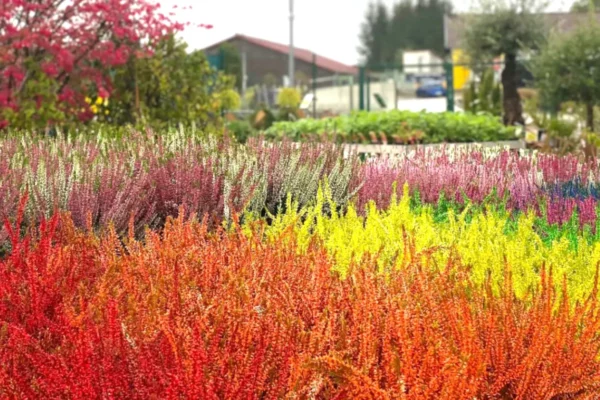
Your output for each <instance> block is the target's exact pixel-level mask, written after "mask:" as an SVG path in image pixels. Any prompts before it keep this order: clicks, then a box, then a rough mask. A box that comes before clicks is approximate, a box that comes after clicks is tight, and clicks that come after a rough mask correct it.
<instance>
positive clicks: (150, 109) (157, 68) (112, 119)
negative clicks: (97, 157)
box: [99, 37, 231, 128]
mask: <svg viewBox="0 0 600 400" xmlns="http://www.w3.org/2000/svg"><path fill="white" fill-rule="evenodd" d="M229 88H231V80H230V79H229V78H227V77H226V76H224V75H222V74H221V73H216V72H215V71H214V70H213V69H212V68H211V67H210V65H209V63H208V60H207V58H206V56H205V55H204V53H203V52H201V51H194V52H191V53H189V54H188V53H187V45H186V44H185V43H183V42H180V41H177V40H176V39H175V38H174V37H169V38H167V39H165V40H163V41H162V42H161V43H160V44H159V45H158V47H157V49H156V50H155V52H154V54H153V55H152V56H151V57H147V58H143V59H138V60H136V59H134V58H132V59H131V60H130V62H129V63H128V64H127V65H125V66H123V67H121V68H119V69H117V70H116V71H115V74H114V91H113V93H112V95H111V101H110V105H109V114H108V115H101V116H99V118H100V120H101V121H103V122H108V123H111V124H116V125H124V124H133V125H139V124H146V125H148V124H149V125H151V126H153V127H162V126H166V125H167V124H179V123H182V124H190V123H196V124H198V126H199V127H202V128H210V127H214V126H219V125H220V121H221V116H220V106H219V102H218V99H219V93H220V92H222V91H223V90H225V89H229Z"/></svg>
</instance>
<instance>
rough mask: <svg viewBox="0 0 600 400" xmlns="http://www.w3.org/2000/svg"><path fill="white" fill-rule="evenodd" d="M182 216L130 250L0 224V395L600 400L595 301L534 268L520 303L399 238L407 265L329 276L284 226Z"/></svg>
mask: <svg viewBox="0 0 600 400" xmlns="http://www.w3.org/2000/svg"><path fill="white" fill-rule="evenodd" d="M184 214H185V213H183V212H182V213H180V214H179V215H180V217H179V218H178V219H177V220H170V221H167V223H166V225H165V229H164V231H163V232H162V234H158V233H155V232H148V234H147V236H146V239H145V241H144V242H139V241H136V240H135V238H134V237H133V235H130V236H129V237H128V238H127V239H126V240H125V242H126V243H125V244H123V243H122V242H121V241H120V240H119V238H118V237H117V235H116V233H115V231H114V230H112V231H107V232H104V233H103V234H102V235H100V236H98V235H97V234H95V233H93V232H81V231H79V230H77V229H76V228H75V227H74V226H73V224H72V223H71V222H69V218H68V216H65V217H63V218H62V219H61V220H60V221H59V219H58V217H54V218H52V219H50V220H49V221H47V222H46V221H43V222H42V223H41V224H40V226H39V230H38V232H37V234H36V238H29V237H28V238H25V239H21V238H20V236H19V235H18V234H17V233H15V232H14V230H13V227H11V226H8V227H7V228H8V230H9V232H11V240H12V242H13V249H14V251H13V252H12V253H11V255H10V256H9V257H8V258H7V259H6V260H4V261H2V262H0V397H3V398H4V397H6V398H25V397H26V398H73V399H83V398H86V399H88V398H104V397H107V396H111V397H115V398H133V399H136V398H140V399H142V398H173V399H174V398H203V399H223V398H228V399H229V398H232V399H233V398H249V399H265V398H267V399H270V398H272V399H278V398H377V399H380V398H383V399H385V398H390V399H391V398H403V399H423V398H441V399H461V398H480V399H491V398H522V399H559V398H594V397H597V396H600V384H599V382H600V358H599V355H600V337H599V336H598V334H597V333H598V330H599V329H600V308H599V305H598V302H597V296H596V291H595V290H594V291H593V293H591V294H590V295H589V296H588V297H587V298H586V299H585V300H584V301H583V302H580V303H577V304H575V303H572V302H571V301H570V300H569V297H568V296H567V295H566V289H564V288H563V289H562V290H560V291H559V292H557V291H556V289H555V285H553V284H552V282H553V281H554V278H553V276H552V272H551V271H548V270H546V269H544V268H542V270H541V272H540V273H539V274H538V276H539V280H540V282H541V284H540V287H539V289H534V288H531V289H530V290H529V291H528V293H527V294H526V296H525V297H524V298H522V299H517V298H515V297H514V295H513V292H512V284H511V279H512V277H511V273H510V272H509V271H510V268H506V269H505V278H506V279H505V287H503V288H502V289H501V290H500V292H499V293H493V290H492V288H491V286H490V284H489V282H488V283H485V284H484V287H483V290H482V289H481V287H480V286H479V285H475V284H473V282H472V281H471V279H470V277H469V275H470V273H469V268H468V267H467V266H465V265H463V264H462V263H461V260H460V258H458V257H455V256H452V257H450V258H449V259H448V260H447V263H446V264H445V266H442V267H441V268H438V267H437V266H435V258H434V257H433V255H432V253H431V251H422V252H417V251H416V249H415V246H414V244H413V243H414V240H415V239H417V237H416V236H413V235H412V234H411V233H410V232H409V231H407V232H406V235H407V241H406V246H405V250H404V251H405V254H410V257H407V258H406V262H405V263H404V268H402V269H398V270H394V271H391V272H390V274H389V275H387V276H384V275H381V274H378V273H377V272H376V271H375V268H369V267H368V266H369V265H373V264H374V263H376V258H375V257H373V258H365V259H364V260H363V262H362V265H361V267H360V268H358V266H357V265H356V264H353V265H351V266H350V267H349V270H348V279H339V277H338V276H336V275H334V274H331V273H330V270H331V268H332V265H331V259H330V257H329V256H328V255H327V254H326V252H325V251H324V249H323V248H321V247H320V245H319V244H318V243H317V242H315V241H313V242H311V243H309V244H308V246H307V248H306V250H305V251H299V249H298V248H297V247H296V245H294V243H295V242H296V241H297V239H296V237H295V235H296V234H295V233H294V232H293V231H290V230H287V231H285V232H283V233H281V234H280V236H278V237H275V238H274V239H275V240H272V241H265V240H263V239H262V236H261V235H253V234H250V235H249V234H248V232H246V233H242V232H241V231H239V230H237V229H234V230H232V231H231V232H229V233H226V232H224V231H223V230H221V229H217V230H216V231H215V232H213V233H209V232H208V226H207V225H205V224H202V223H200V222H198V221H197V220H192V221H189V222H185V220H184V218H183V215H184ZM59 222H60V224H59ZM254 231H260V229H258V227H256V229H254ZM365 266H367V268H365ZM597 283H598V282H597V274H596V279H595V283H594V286H597ZM559 294H560V295H559ZM557 303H558V304H559V307H556V304H557Z"/></svg>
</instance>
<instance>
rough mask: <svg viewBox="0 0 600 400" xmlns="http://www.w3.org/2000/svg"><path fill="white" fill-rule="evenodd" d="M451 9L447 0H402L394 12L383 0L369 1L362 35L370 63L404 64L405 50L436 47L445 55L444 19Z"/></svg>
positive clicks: (367, 62)
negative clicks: (414, 0)
mask: <svg viewBox="0 0 600 400" xmlns="http://www.w3.org/2000/svg"><path fill="white" fill-rule="evenodd" d="M450 12H451V5H450V2H449V1H446V0H418V1H416V2H413V1H411V0H401V1H400V2H398V3H396V4H395V5H394V6H393V8H392V10H391V12H390V11H389V10H388V8H387V7H386V6H385V5H384V4H382V3H380V2H377V3H371V4H369V8H368V10H367V14H366V17H365V22H364V23H363V26H362V31H361V35H360V43H361V47H360V52H361V55H362V56H363V57H364V60H365V62H366V65H367V66H369V67H378V66H382V65H389V64H393V63H395V64H400V62H399V61H400V60H399V57H398V55H399V54H401V51H402V50H432V51H433V52H434V53H436V54H437V55H439V56H441V55H443V53H444V24H443V19H444V14H449V13H450ZM398 66H399V65H398Z"/></svg>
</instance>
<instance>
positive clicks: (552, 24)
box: [444, 12, 600, 48]
mask: <svg viewBox="0 0 600 400" xmlns="http://www.w3.org/2000/svg"><path fill="white" fill-rule="evenodd" d="M543 17H544V20H545V21H546V24H547V26H548V28H549V29H551V30H555V31H558V32H562V33H567V32H569V31H572V30H573V29H575V28H576V27H577V26H580V25H582V24H586V23H587V22H588V18H589V15H588V14H587V13H571V12H569V13H544V14H543ZM471 18H477V15H476V14H458V15H453V16H447V17H446V18H445V19H444V22H445V25H446V26H445V39H446V47H449V48H461V47H462V43H461V42H462V39H463V36H464V34H465V31H466V30H467V26H468V23H469V19H471ZM596 18H597V20H598V21H599V22H600V13H597V14H596Z"/></svg>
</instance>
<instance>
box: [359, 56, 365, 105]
mask: <svg viewBox="0 0 600 400" xmlns="http://www.w3.org/2000/svg"><path fill="white" fill-rule="evenodd" d="M358 109H359V110H361V111H362V110H364V109H365V67H360V70H359V72H358Z"/></svg>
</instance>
